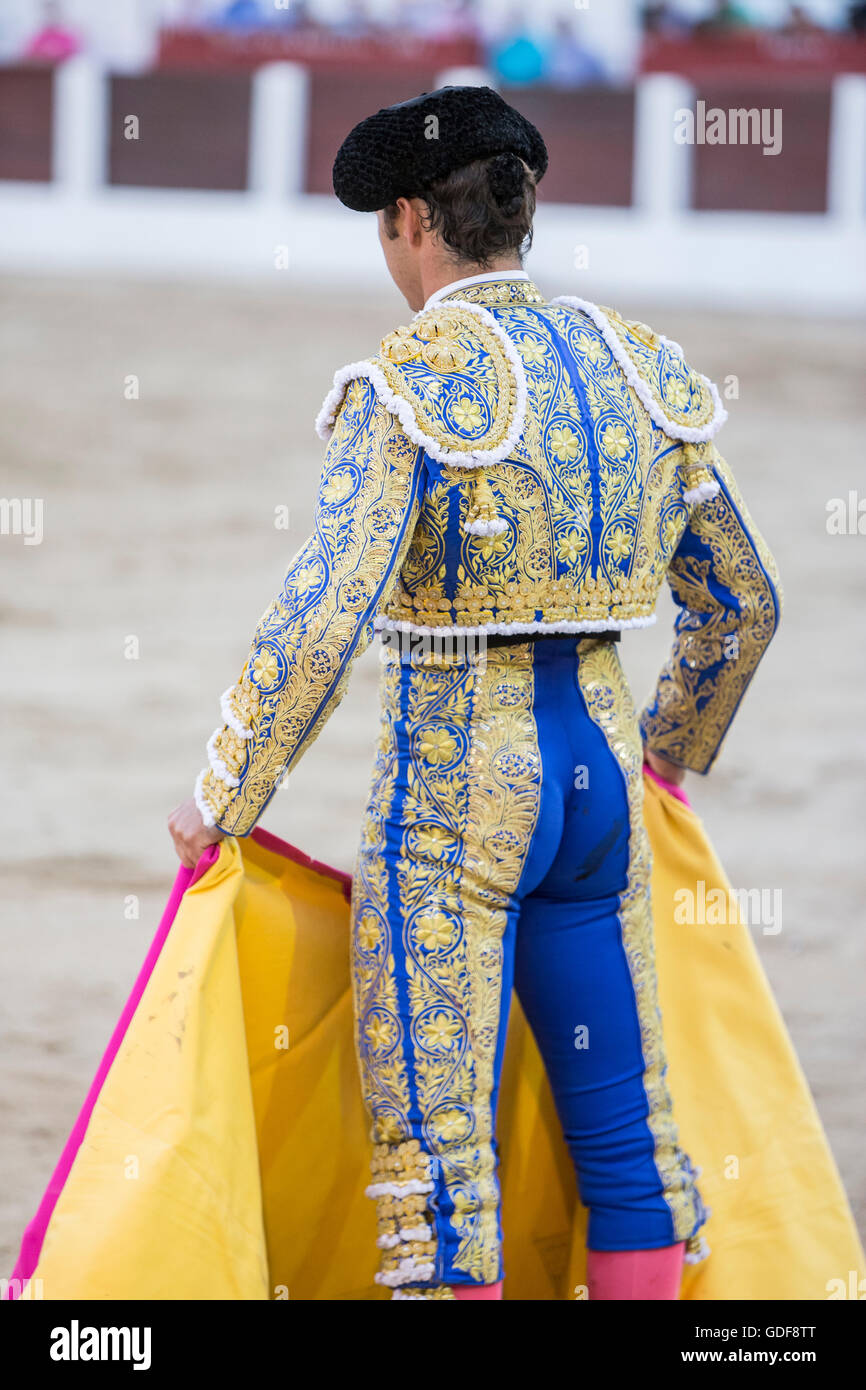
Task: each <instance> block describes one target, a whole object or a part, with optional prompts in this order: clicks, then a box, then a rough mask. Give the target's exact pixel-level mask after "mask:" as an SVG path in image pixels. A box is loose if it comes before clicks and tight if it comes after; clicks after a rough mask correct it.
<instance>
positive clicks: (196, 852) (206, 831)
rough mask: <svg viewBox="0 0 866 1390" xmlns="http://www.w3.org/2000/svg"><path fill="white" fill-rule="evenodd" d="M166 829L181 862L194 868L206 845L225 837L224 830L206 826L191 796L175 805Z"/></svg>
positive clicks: (187, 866) (189, 867) (188, 867)
mask: <svg viewBox="0 0 866 1390" xmlns="http://www.w3.org/2000/svg"><path fill="white" fill-rule="evenodd" d="M168 829H169V833H170V835H171V838H172V840H173V841H174V847H175V849H176V850H177V855H178V858H179V859H180V862H181V864H183V865H185V867H186V868H187V869H194V868H195V866H196V864H197V863H198V861H199V859H200V858H201V856H202V855H203V854H204V852H205V850H206V849H207V847H208V845H215V844H216V842H217V841H218V840H224V839H225V831H224V830H220V829H219V828H218V827H217V826H215V825H213V826H210V827H208V826H206V825H205V823H204V821H203V820H202V818H201V811H200V810H199V809H198V807H197V806H196V804H195V801H194V800H193V798H192V797H190V798H189V800H188V801H182V802H181V803H180V805H179V806H176V807H175V809H174V810H173V811H172V813H171V815H170V816H169V818H168Z"/></svg>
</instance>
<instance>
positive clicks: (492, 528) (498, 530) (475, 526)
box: [463, 516, 508, 536]
mask: <svg viewBox="0 0 866 1390" xmlns="http://www.w3.org/2000/svg"><path fill="white" fill-rule="evenodd" d="M463 530H464V531H465V532H466V534H467V535H468V536H501V535H502V532H503V531H507V530H508V522H507V521H503V520H502V517H501V516H497V517H494V518H493V520H492V521H464V523H463Z"/></svg>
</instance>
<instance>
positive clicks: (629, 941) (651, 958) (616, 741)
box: [578, 640, 703, 1241]
mask: <svg viewBox="0 0 866 1390" xmlns="http://www.w3.org/2000/svg"><path fill="white" fill-rule="evenodd" d="M578 681H579V683H580V688H581V691H582V693H583V697H584V700H585V701H586V708H587V712H588V714H589V717H590V718H591V719H592V720H593V722H594V723H595V724H597V725H598V727H599V728H600V729H601V731H602V733H603V734H604V736H605V739H606V740H607V743H608V746H609V748H610V749H611V751H612V753H613V754H614V756H615V757H616V759H617V761H618V762H619V764H620V767H621V768H622V772H623V777H624V778H625V783H626V790H627V795H628V809H629V827H630V829H629V871H628V882H627V885H626V890H625V892H624V893H623V894H622V896H621V898H620V907H619V916H620V922H621V926H622V940H623V946H624V949H625V953H626V957H627V960H628V965H629V971H630V973H631V977H632V983H633V985H634V991H635V1002H636V1006H637V1013H638V1021H639V1026H640V1034H641V1047H642V1051H643V1056H644V1063H645V1071H644V1076H643V1085H644V1090H645V1091H646V1096H647V1105H648V1108H649V1114H648V1116H647V1123H648V1125H649V1128H650V1131H651V1133H652V1136H653V1141H654V1144H655V1163H656V1167H657V1169H658V1172H659V1176H660V1177H661V1180H662V1184H663V1187H664V1197H665V1201H666V1202H667V1205H668V1207H669V1208H670V1211H671V1216H672V1218H673V1226H674V1236H675V1239H676V1240H678V1241H679V1240H685V1239H687V1238H688V1237H691V1236H692V1235H693V1234H694V1232H695V1228H696V1226H697V1225H698V1224H699V1222H700V1221H701V1219H702V1217H703V1204H702V1202H701V1200H700V1197H699V1195H698V1193H697V1189H696V1188H695V1186H694V1182H693V1179H692V1176H691V1171H690V1165H689V1163H688V1160H687V1159H686V1157H685V1155H684V1154H683V1152H682V1150H681V1149H680V1148H679V1143H678V1136H677V1128H676V1123H675V1121H674V1118H673V1111H672V1105H671V1098H670V1093H669V1091H668V1087H667V1081H666V1077H665V1072H666V1065H667V1063H666V1059H665V1052H664V1040H663V1037H662V1030H661V1014H660V1011H659V1005H658V994H657V986H656V970H655V947H654V943H653V927H652V908H651V899H650V874H651V869H652V856H651V850H650V845H649V837H648V835H647V832H646V829H645V827H644V822H643V771H642V769H643V747H642V744H641V737H640V732H639V729H638V722H637V717H636V715H635V711H634V707H633V705H632V699H631V692H630V691H629V688H628V685H627V683H626V680H625V677H624V675H623V671H622V667H621V665H620V661H619V655H618V653H617V651H616V649H615V647H614V646H613V645H612V644H611V643H609V642H593V641H591V640H588V641H586V642H584V643H582V645H581V652H580V661H579V666H578Z"/></svg>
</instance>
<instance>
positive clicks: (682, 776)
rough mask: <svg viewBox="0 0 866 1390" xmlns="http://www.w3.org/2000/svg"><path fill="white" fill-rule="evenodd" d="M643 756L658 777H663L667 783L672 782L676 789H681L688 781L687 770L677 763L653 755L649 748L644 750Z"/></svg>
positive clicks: (656, 754) (655, 754)
mask: <svg viewBox="0 0 866 1390" xmlns="http://www.w3.org/2000/svg"><path fill="white" fill-rule="evenodd" d="M643 755H644V758H645V759H646V761H647V762H648V763H649V765H650V767H651V768H652V770H653V772H654V773H655V774H656V776H657V777H661V778H663V779H664V781H666V782H671V783H672V784H673V785H674V786H675V787H681V786H682V784H683V782H684V781H685V780H686V769H685V768H684V767H679V766H678V765H677V764H676V763H670V762H668V760H667V758H662V757H660V755H659V754H658V753H651V752H650V750H649V749H648V748H644V750H643Z"/></svg>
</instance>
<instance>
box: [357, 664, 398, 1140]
mask: <svg viewBox="0 0 866 1390" xmlns="http://www.w3.org/2000/svg"><path fill="white" fill-rule="evenodd" d="M380 699H381V706H382V725H381V732H380V736H379V744H378V747H377V750H376V763H375V768H374V772H373V781H372V786H371V789H370V796H369V800H368V806H367V813H366V816H365V818H364V823H363V829H362V833H361V844H360V847H359V850H358V856H357V861H356V864H355V874H354V877H353V880H352V992H353V999H354V1018H355V1048H356V1052H357V1055H358V1063H359V1067H360V1075H361V1086H362V1089H363V1092H364V1096H365V1099H366V1103H367V1106H368V1109H369V1110H370V1112H371V1114H372V1116H373V1138H374V1140H375V1141H376V1142H377V1143H378V1144H388V1143H391V1144H394V1143H398V1142H400V1141H405V1140H406V1139H407V1136H408V1134H409V1121H408V1118H407V1114H408V1110H409V1080H408V1075H407V1072H406V1063H405V1060H404V1056H403V1047H402V1043H403V1037H402V1026H401V1024H400V1021H399V1010H398V1005H397V987H396V983H395V979H394V955H393V949H394V948H393V943H392V939H391V918H390V915H389V914H390V911H391V909H392V908H393V907H394V904H393V903H392V901H391V894H390V888H389V875H388V867H387V864H386V861H385V843H386V832H385V825H386V822H387V819H388V816H389V815H390V814H391V809H392V806H393V802H394V791H395V784H396V779H397V772H398V767H397V756H398V755H397V742H396V736H395V731H394V724H395V720H396V718H397V716H398V714H399V708H400V673H399V669H398V668H397V667H396V666H394V665H388V664H385V665H383V667H382V669H381V673H380ZM386 1037H387V1038H388V1039H389V1040H390V1044H389V1045H387V1046H382V1043H383V1041H384V1039H385V1038H386ZM383 1154H384V1151H380V1152H379V1154H378V1155H377V1158H382V1157H383Z"/></svg>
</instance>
